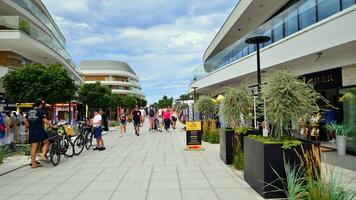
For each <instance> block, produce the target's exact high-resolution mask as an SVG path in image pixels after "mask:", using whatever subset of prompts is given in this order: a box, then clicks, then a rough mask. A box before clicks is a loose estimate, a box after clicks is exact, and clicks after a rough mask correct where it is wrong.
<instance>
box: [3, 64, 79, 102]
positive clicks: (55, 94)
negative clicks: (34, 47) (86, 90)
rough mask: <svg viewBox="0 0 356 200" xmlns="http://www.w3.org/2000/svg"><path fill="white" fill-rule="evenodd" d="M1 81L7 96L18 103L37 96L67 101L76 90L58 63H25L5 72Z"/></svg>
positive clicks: (31, 99) (72, 96) (46, 99)
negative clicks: (46, 64)
mask: <svg viewBox="0 0 356 200" xmlns="http://www.w3.org/2000/svg"><path fill="white" fill-rule="evenodd" d="M3 82H4V88H5V91H6V95H7V97H8V98H9V99H11V100H13V101H15V102H19V103H26V102H34V100H36V99H38V98H41V99H44V100H45V101H46V102H48V103H58V102H68V101H71V100H73V99H74V95H75V93H76V91H77V86H76V85H75V83H74V81H73V80H72V78H71V77H70V76H69V74H68V72H67V70H65V69H64V67H63V66H62V65H59V64H55V65H48V66H45V65H42V64H39V63H31V64H26V65H24V66H23V67H21V68H19V69H16V70H14V71H10V72H9V73H7V74H6V75H5V76H4V77H3Z"/></svg>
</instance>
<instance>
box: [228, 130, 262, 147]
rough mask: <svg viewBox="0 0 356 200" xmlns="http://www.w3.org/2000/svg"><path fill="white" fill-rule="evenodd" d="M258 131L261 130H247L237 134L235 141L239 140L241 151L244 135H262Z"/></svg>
mask: <svg viewBox="0 0 356 200" xmlns="http://www.w3.org/2000/svg"><path fill="white" fill-rule="evenodd" d="M260 132H261V131H259V130H249V131H247V132H246V133H245V134H243V135H241V134H237V136H236V140H237V141H236V142H238V141H240V144H241V149H242V152H244V137H246V136H249V135H262V134H260ZM234 148H235V147H234Z"/></svg>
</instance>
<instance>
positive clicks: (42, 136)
mask: <svg viewBox="0 0 356 200" xmlns="http://www.w3.org/2000/svg"><path fill="white" fill-rule="evenodd" d="M46 139H47V134H46V132H45V131H44V130H35V131H30V133H29V135H28V143H30V144H32V143H40V142H42V141H44V140H46Z"/></svg>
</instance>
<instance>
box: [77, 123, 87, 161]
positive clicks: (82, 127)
mask: <svg viewBox="0 0 356 200" xmlns="http://www.w3.org/2000/svg"><path fill="white" fill-rule="evenodd" d="M87 140H88V139H87V125H86V124H85V123H80V124H79V135H78V136H77V137H76V138H75V140H74V155H76V156H78V155H80V154H81V153H82V152H83V149H84V147H85V146H86V143H87Z"/></svg>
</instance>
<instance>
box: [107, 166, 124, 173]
mask: <svg viewBox="0 0 356 200" xmlns="http://www.w3.org/2000/svg"><path fill="white" fill-rule="evenodd" d="M128 169H129V168H128V167H111V166H110V167H106V168H105V169H104V170H103V171H102V173H107V172H112V173H116V172H119V173H122V172H123V173H125V172H126V171H127V170H128Z"/></svg>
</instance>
